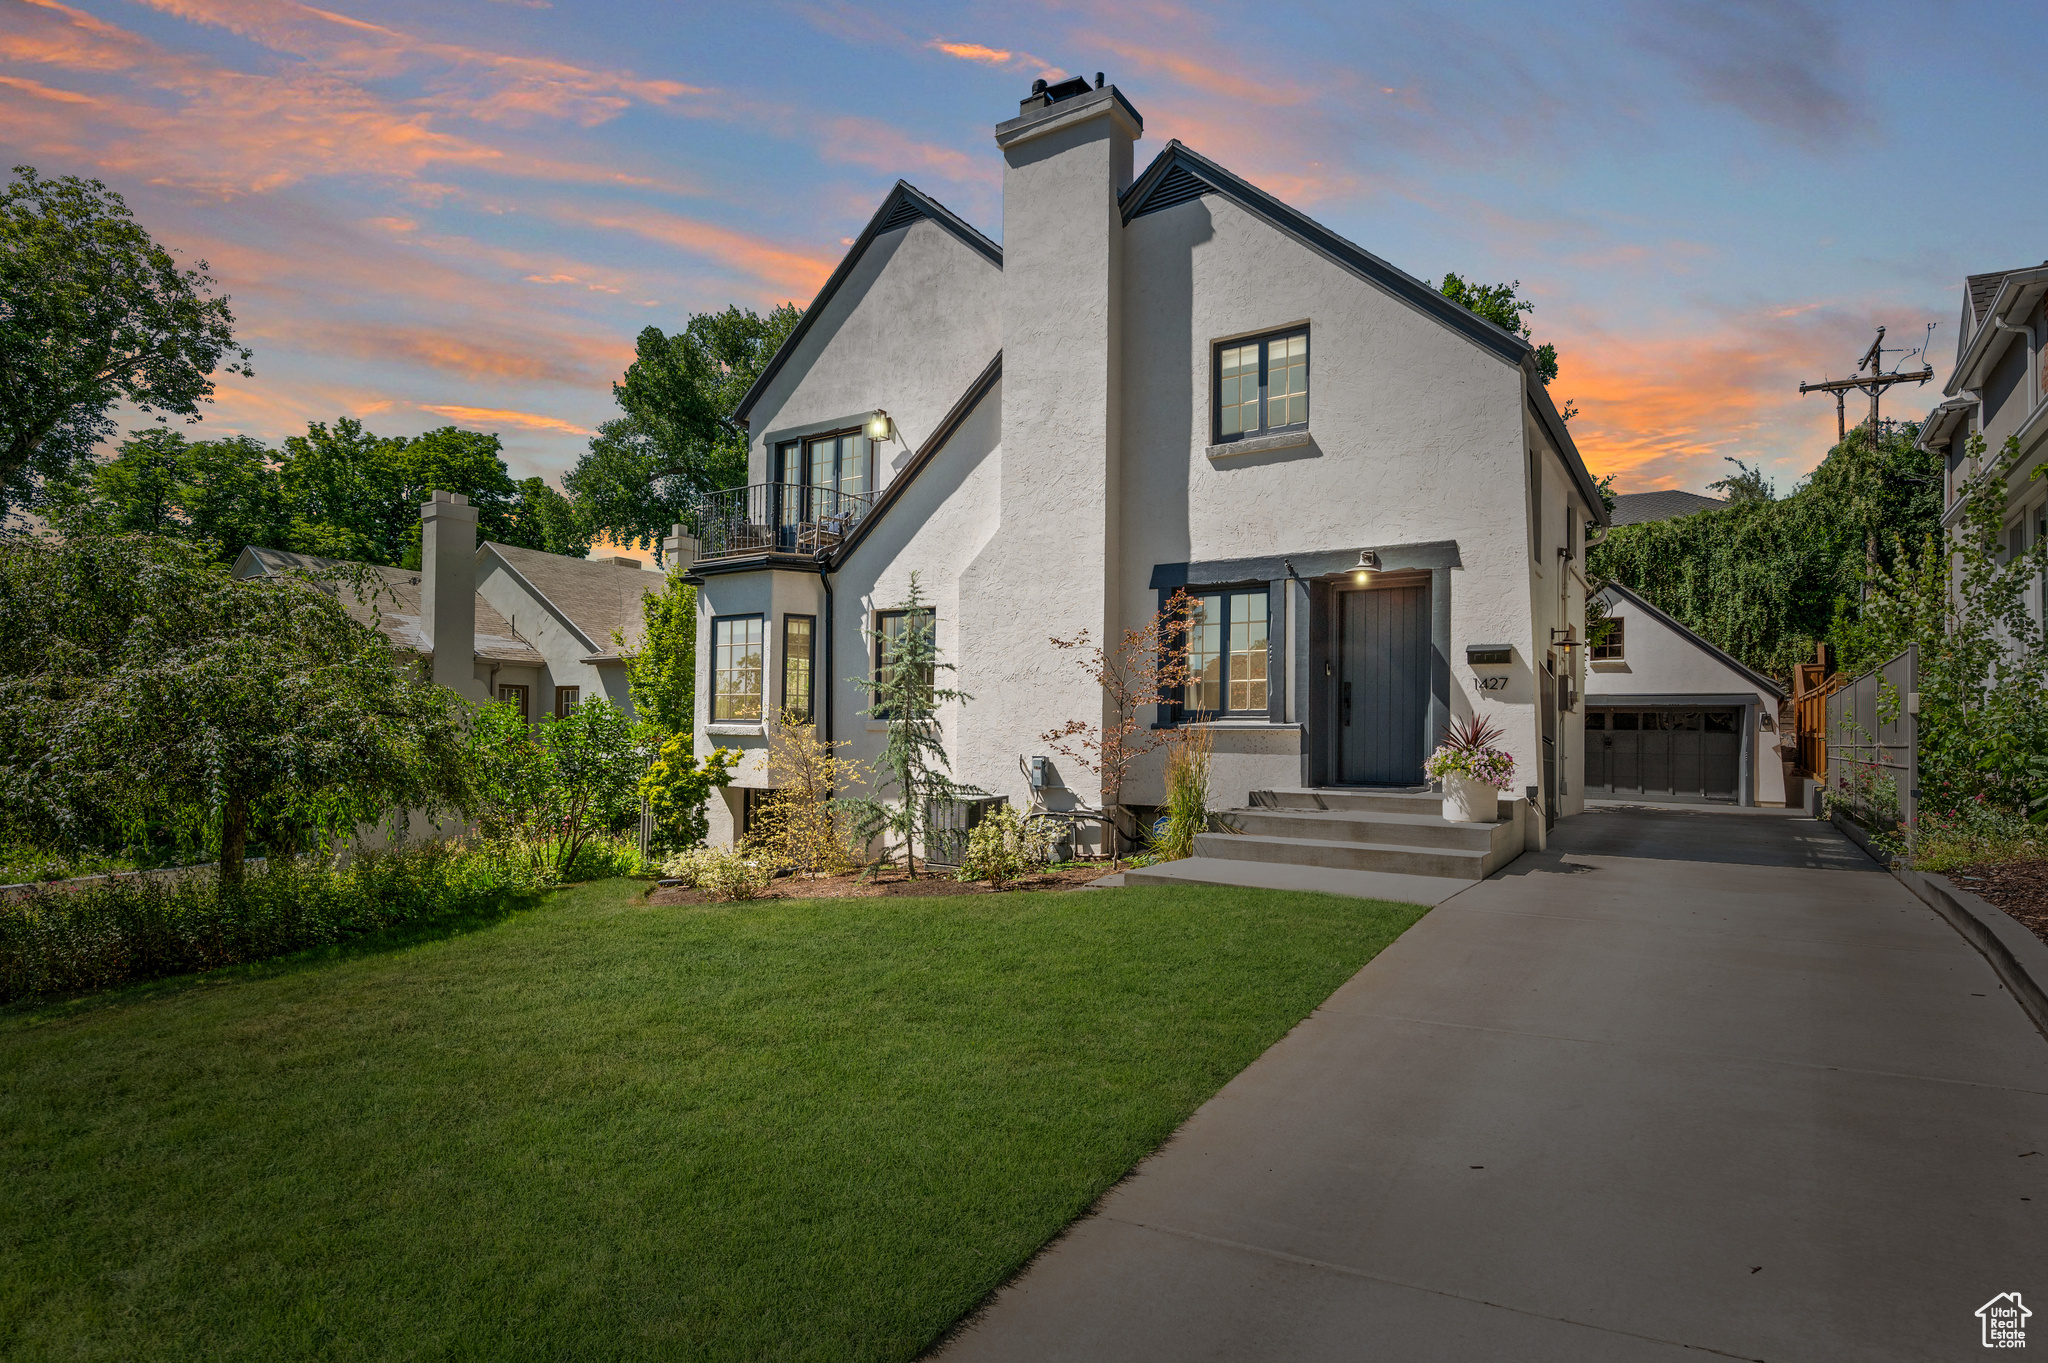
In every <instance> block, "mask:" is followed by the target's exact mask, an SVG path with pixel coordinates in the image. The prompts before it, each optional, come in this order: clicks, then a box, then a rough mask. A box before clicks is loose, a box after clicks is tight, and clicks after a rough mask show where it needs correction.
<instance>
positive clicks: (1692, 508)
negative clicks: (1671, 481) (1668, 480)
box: [1607, 488, 1728, 526]
mask: <svg viewBox="0 0 2048 1363" xmlns="http://www.w3.org/2000/svg"><path fill="white" fill-rule="evenodd" d="M1726 505H1728V503H1726V502H1724V501H1721V500H1720V499H1719V498H1717V497H1702V496H1700V494H1699V493H1697V492H1680V491H1678V490H1677V489H1675V488H1667V489H1664V490H1662V491H1659V492H1623V493H1619V494H1617V495H1616V496H1615V498H1614V509H1613V510H1612V511H1610V512H1608V513H1607V519H1608V523H1609V524H1610V525H1615V526H1623V525H1641V524H1643V522H1645V521H1675V520H1677V519H1678V518H1679V517H1680V516H1690V515H1693V514H1695V513H1697V512H1701V511H1714V510H1717V509H1718V508H1720V507H1724V506H1726Z"/></svg>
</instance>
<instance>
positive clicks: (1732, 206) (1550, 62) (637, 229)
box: [0, 0, 2048, 491]
mask: <svg viewBox="0 0 2048 1363" xmlns="http://www.w3.org/2000/svg"><path fill="white" fill-rule="evenodd" d="M2044 58H2048V22H2044V21H2043V18H2042V15H2041V11H2040V10H2039V9H2038V8H2037V7H2036V6H2032V5H2023V4H1969V5H1964V4H1945V3H1939V0H1932V2H1930V0H1920V2H1919V3H1914V4H1905V5H1887V4H1858V5H1853V6H1852V5H1841V6H1827V5H1808V4H1798V3H1783V2H1776V3H1752V4H1704V3H1682V2H1678V0H1665V2H1663V3H1637V4H1599V5H1571V4H1545V5H1529V4H1525V3H1512V4H1510V3H1500V4H1489V3H1468V4H1454V5H1438V6H1434V7H1431V6H1426V5H1411V6H1401V7H1394V6H1381V5H1372V4H1317V5H1282V4H1274V3H1265V4H1258V5H1242V4H1240V5H1232V6H1220V5H1219V6H1215V7H1194V6H1181V5H1177V4H1167V3H1158V4H1133V5H1124V6H1116V5H1108V4H1076V5H1060V4H1029V3H1007V4H1002V5H973V4H959V3H953V4H932V5H896V6H887V7H883V6H861V7H856V6H852V5H840V4H832V3H821V4H783V5H770V4H761V5H716V6H712V5H691V4H658V3H652V2H651V0H641V2H639V3H626V2H624V0H621V2H620V3H604V2H602V0H555V2H554V3H552V4H550V3H549V0H438V2H437V3H435V4H433V5H424V4H417V3H414V4H402V3H395V2H394V0H330V3H329V4H328V5H326V6H325V7H318V8H316V7H313V6H310V5H301V4H295V3H290V2H289V0H149V2H148V3H131V2H130V0H76V3H58V2H57V0H0V147H4V150H5V153H6V155H7V164H10V165H11V164H17V163H27V164H32V165H34V166H36V167H37V168H38V169H39V170H41V171H43V172H44V173H46V174H65V173H69V174H79V175H87V176H93V177H96V178H99V179H102V180H105V181H106V182H107V183H108V184H110V185H111V186H113V187H114V188H116V189H118V190H120V191H121V192H122V193H123V194H124V195H126V196H127V198H128V201H129V203H130V205H131V206H132V207H133V208H134V210H135V211H136V213H137V215H138V216H139V217H140V218H141V219H142V221H143V222H144V224H145V225H146V226H148V227H149V228H150V229H151V230H152V231H153V232H154V233H155V234H156V236H157V237H158V239H159V240H162V241H164V242H165V243H167V244H169V245H171V246H173V247H175V248H176V249H178V250H179V251H180V252H181V253H183V254H184V255H185V256H186V257H188V258H190V259H194V260H197V259H200V258H204V259H206V260H208V261H209V262H210V263H211V265H212V268H213V272H214V273H215V274H216V275H217V276H218V277H219V279H220V281H221V286H222V288H223V289H224V290H225V291H226V292H228V293H230V294H231V295H233V298H234V307H235V311H236V314H237V316H238V318H239V319H240V323H241V329H242V331H243V334H244V336H245V339H246V340H247V342H248V343H249V344H250V345H251V346H252V347H253V348H254V349H255V352H256V361H255V367H256V376H255V377H254V378H253V379H250V380H247V381H243V380H229V381H227V382H226V383H224V384H223V385H222V387H221V392H220V397H219V401H218V402H217V403H216V405H215V406H214V407H213V408H211V409H209V414H208V416H207V418H206V421H205V423H204V425H203V426H202V427H201V428H200V429H201V430H203V431H206V432H209V433H211V432H214V431H220V432H248V433H251V434H255V435H259V436H262V437H265V438H271V439H274V438H277V437H280V436H283V435H285V434H288V433H290V432H291V431H293V430H298V429H303V427H304V424H305V423H306V421H307V420H309V419H332V418H333V417H336V416H340V415H353V416H356V417H359V418H360V419H362V420H363V421H364V422H365V423H366V424H367V425H368V426H370V428H371V429H372V430H375V431H378V432H380V433H389V434H409V433H413V432H417V431H420V430H424V429H427V428H429V427H433V426H440V425H446V424H449V423H450V422H453V423H457V424H460V425H464V426H470V427H475V428H479V429H483V430H495V431H498V432H500V433H501V434H502V435H503V436H504V438H505V442H506V446H507V449H508V456H509V459H510V462H511V463H512V464H513V466H514V470H515V472H517V473H519V474H521V475H524V474H526V473H529V472H540V473H543V474H546V475H548V476H550V477H554V476H557V475H559V474H560V473H561V472H562V471H564V470H565V469H566V468H568V467H569V465H570V464H571V463H572V462H573V460H574V459H575V457H576V455H577V453H578V452H579V451H580V450H581V448H582V447H583V444H584V441H585V438H586V436H587V434H588V432H589V431H590V430H591V428H593V427H595V426H596V425H597V423H598V422H600V421H602V420H604V419H605V418H607V417H608V416H610V415H612V414H613V413H614V408H613V405H612V400H611V395H610V389H609V383H610V381H611V380H612V379H613V378H614V377H615V376H616V375H617V374H618V372H619V371H620V370H621V368H622V367H623V366H624V364H625V363H626V362H627V360H628V359H630V357H631V353H632V339H633V337H634V335H635V334H636V333H637V332H638V331H639V330H640V329H641V328H642V327H644V326H647V325H649V324H653V325H657V326H661V327H663V328H665V329H673V328H675V327H678V326H680V325H681V324H682V322H683V321H684V319H685V318H686V317H687V316H688V314H689V313H691V312H693V311H701V310H705V309H710V308H718V307H723V306H724V305H725V304H727V303H733V302H736V303H739V304H742V305H744V306H748V307H753V308H763V307H766V306H768V305H771V304H773V303H777V302H780V301H783V300H788V299H794V300H796V301H798V302H800V303H808V302H809V300H810V298H811V295H812V294H813V292H814V291H815V290H816V289H817V287H818V285H819V284H820V283H821V282H822V281H823V280H824V278H825V276H826V274H827V273H829V272H830V270H831V268H832V266H833V264H834V263H835V261H836V259H837V257H838V255H839V254H840V253H841V251H842V250H843V249H844V245H843V243H845V242H846V241H848V240H850V239H851V238H852V237H853V236H854V235H855V234H856V233H857V232H858V231H859V230H860V228H861V226H862V225H863V224H864V223H865V222H866V220H867V218H868V216H869V215H870V214H871V213H872V212H873V211H874V209H875V207H876V205H877V204H878V203H879V202H880V201H881V199H882V196H883V195H884V194H885V193H886V192H887V190H888V188H889V186H890V185H891V184H892V183H893V182H894V181H895V179H896V178H897V177H898V176H901V177H903V178H905V179H908V180H909V181H910V182H911V183H913V184H915V185H917V186H918V187H919V188H921V189H923V190H925V191H926V192H927V193H929V194H931V195H932V196H934V197H935V198H937V199H939V200H940V201H941V202H943V203H945V204H947V205H948V206H950V207H951V208H953V209H954V210H955V211H957V212H959V213H960V214H961V215H962V216H964V217H965V218H966V219H967V220H968V221H970V222H972V223H974V224H975V225H976V226H978V227H980V228H981V229H982V230H983V231H985V232H987V233H989V235H991V236H995V237H1000V229H1001V217H1000V207H999V193H1000V189H1001V161H1000V159H999V158H998V156H997V155H996V152H995V148H994V145H993V142H992V139H991V130H992V129H993V126H994V125H995V123H996V122H998V121H999V120H1001V119H1003V118H1005V117H1010V116H1014V115H1015V113H1016V111H1017V100H1018V99H1019V98H1021V97H1022V96H1023V95H1024V94H1025V93H1026V92H1027V90H1028V89H1029V86H1030V82H1031V80H1032V79H1033V78H1034V77H1035V76H1038V75H1040V74H1047V75H1054V76H1057V75H1060V74H1065V73H1068V72H1075V71H1079V72H1087V73H1093V72H1094V71H1097V70H1102V71H1105V72H1107V73H1108V76H1109V79H1110V80H1111V81H1112V82H1113V83H1115V84H1117V85H1118V86H1120V87H1121V88H1122V89H1123V91H1124V93H1125V94H1126V95H1128V96H1129V97H1130V99H1131V100H1132V102H1133V103H1135V104H1136V106H1137V107H1138V109H1139V110H1140V111H1141V112H1142V113H1143V114H1144V116H1145V120H1146V125H1145V140H1144V141H1143V142H1142V143H1140V145H1139V156H1140V165H1141V166H1142V164H1143V163H1144V161H1145V160H1147V159H1149V158H1150V157H1151V156H1152V155H1154V154H1156V153H1157V152H1158V150H1159V149H1160V148H1162V147H1164V146H1165V144H1166V142H1167V140H1168V139H1169V138H1174V137H1178V138H1179V139H1181V140H1182V141H1183V142H1185V143H1187V144H1188V145H1189V146H1191V147H1193V148H1195V149H1196V150H1198V151H1200V152H1202V153H1204V154H1206V155H1208V156H1210V157H1212V158H1214V159H1216V160H1218V161H1220V162H1222V163H1223V164H1224V165H1226V166H1229V167H1230V168H1232V169H1233V170H1235V171H1237V172H1238V173H1240V174H1241V175H1243V176H1245V177H1246V178H1247V179H1249V180H1251V181H1252V182H1254V183H1256V184H1258V185H1261V186H1263V187H1265V188H1266V189H1268V190H1271V191H1273V192H1275V193H1277V194H1279V195H1280V196H1282V197H1283V198H1286V199H1288V200H1290V201H1291V202H1293V203H1295V204H1296V205H1298V206H1300V207H1301V208H1303V209H1304V210H1305V211H1306V212H1308V213H1310V214H1311V215H1312V216H1315V217H1317V218H1318V219H1320V220H1321V221H1323V222H1324V223H1326V224H1328V225H1329V226H1331V227H1332V228H1334V229H1335V230H1337V231H1338V232H1340V233H1342V234H1344V235H1345V236H1348V237H1350V238H1351V239H1352V240H1354V241H1356V242H1358V243H1360V244H1361V245H1363V246H1365V247H1366V248H1367V249H1369V250H1371V251H1374V252H1375V253H1377V254H1379V255H1381V256H1384V257H1386V258H1387V259H1389V260H1391V261H1393V262H1394V263H1395V264H1396V265H1399V266H1401V267H1402V268H1404V269H1406V270H1408V271H1410V272H1411V273H1414V274H1417V275H1421V276H1424V277H1427V278H1431V279H1435V278H1440V277H1441V276H1442V274H1443V273H1444V272H1445V271H1446V270H1457V271H1459V272H1461V273H1464V274H1467V275H1468V276H1477V277H1478V278H1480V279H1482V280H1485V281H1489V282H1490V281H1494V280H1506V279H1519V280H1520V281H1521V284H1522V288H1523V292H1524V293H1525V295H1526V296H1528V297H1530V298H1532V299H1533V300H1534V301H1535V303H1536V305H1537V311H1536V313H1535V318H1534V325H1535V328H1536V335H1537V339H1538V340H1549V341H1553V342H1555V343H1556V344H1557V346H1558V349H1559V351H1560V353H1561V357H1562V370H1563V372H1562V374H1561V376H1560V378H1559V381H1558V383H1557V385H1556V386H1555V388H1554V389H1553V392H1555V393H1556V394H1558V395H1559V396H1561V397H1563V398H1568V399H1571V400H1574V401H1576V402H1577V403H1578V404H1579V406H1580V408H1581V409H1582V415H1581V416H1580V417H1579V418H1578V419H1577V421H1575V422H1574V423H1573V427H1572V429H1573V431H1574V433H1575V435H1576V437H1577V439H1578V441H1579V444H1580V448H1581V449H1582V450H1583V452H1584V453H1585V455H1586V458H1587V461H1588V463H1589V464H1590V465H1591V466H1592V467H1593V469H1594V470H1595V471H1596V472H1614V473H1617V474H1619V475H1620V482H1621V485H1622V488H1623V490H1625V491H1626V490H1643V489H1647V488H1652V487H1686V488H1693V489H1700V488H1702V487H1704V485H1705V484H1706V483H1707V482H1709V481H1711V480H1712V479H1714V478H1716V477H1719V476H1720V475H1721V473H1722V472H1723V471H1724V469H1725V465H1723V463H1722V456H1724V455H1737V456H1741V457H1743V458H1747V459H1750V460H1753V461H1761V462H1762V463H1763V464H1764V465H1765V466H1766V467H1767V468H1768V469H1769V470H1770V471H1771V472H1772V473H1773V474H1775V475H1776V476H1777V477H1778V478H1779V481H1780V483H1781V485H1782V486H1788V485H1789V484H1790V483H1791V481H1793V479H1794V478H1796V476H1797V475H1799V474H1801V473H1803V472H1804V471H1805V470H1807V469H1809V468H1811V467H1812V465H1813V464H1814V463H1815V462H1816V461H1817V460H1818V459H1819V457H1820V456H1821V454H1823V453H1824V452H1825V450H1826V447H1827V445H1828V444H1829V442H1830V441H1831V440H1832V438H1833V433H1834V421H1835V414H1834V410H1833V403H1832V402H1831V401H1829V400H1828V399H1826V398H1823V397H1820V396H1814V397H1807V398H1801V397H1800V396H1799V395H1798V393H1797V392H1796V391H1795V388H1796V385H1797V384H1798V382H1799V381H1800V380H1801V379H1820V378H1822V377H1830V376H1832V377H1839V376H1842V375H1843V374H1845V373H1846V372H1848V371H1849V370H1850V369H1852V368H1853V366H1854V363H1855V360H1856V358H1857V356H1858V355H1859V354H1860V353H1861V352H1862V350H1863V348H1864V347H1865V346H1866V345H1867V344H1868V343H1869V340H1870V335H1871V328H1872V327H1873V326H1874V325H1876V324H1878V323H1885V324H1887V325H1888V326H1889V327H1890V336H1891V338H1892V339H1893V340H1903V341H1905V342H1906V343H1907V344H1909V345H1910V344H1918V342H1919V340H1920V338H1921V337H1922V335H1923V329H1924V327H1925V324H1926V323H1928V322H1937V323H1938V324H1939V325H1938V326H1937V327H1936V329H1935V333H1934V337H1935V339H1934V343H1933V356H1934V363H1935V368H1936V371H1937V375H1938V377H1937V381H1936V383H1935V384H1933V385H1929V386H1928V387H1926V388H1907V389H1900V390H1895V392H1897V393H1898V394H1899V395H1900V400H1899V401H1897V402H1896V403H1895V404H1894V405H1893V406H1892V407H1891V409H1890V412H1891V414H1893V415H1900V416H1919V415H1921V414H1923V413H1924V412H1925V411H1926V409H1927V408H1928V407H1929V406H1931V405H1932V404H1933V402H1934V401H1935V400H1936V397H1937V392H1936V389H1937V387H1938V385H1939V382H1940V379H1941V378H1945V377H1946V375H1947V369H1948V357H1950V356H1952V354H1953V352H1954V345H1955V330H1954V329H1955V319H1956V311H1957V307H1958V298H1959V292H1958V291H1959V286H1960V281H1961V277H1962V275H1963V274H1965V273H1967V272H1971V271H1978V270H1988V269H1995V268H2010V267H2013V266H2018V265H2023V264H2032V263H2035V262H2038V261H2041V260H2043V259H2044V258H2048V186H2044V182H2043V177H2042V176H2041V175H2040V174H2039V172H2038V166H2039V162H2040V151H2039V145H2040V142H2041V139H2042V133H2043V130H2044V129H2048V75H2044V72H2048V61H2044Z"/></svg>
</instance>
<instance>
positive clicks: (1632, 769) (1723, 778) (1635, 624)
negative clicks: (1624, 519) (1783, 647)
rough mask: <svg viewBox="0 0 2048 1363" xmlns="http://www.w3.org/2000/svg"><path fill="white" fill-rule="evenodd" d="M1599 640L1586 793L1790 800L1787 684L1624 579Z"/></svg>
mask: <svg viewBox="0 0 2048 1363" xmlns="http://www.w3.org/2000/svg"><path fill="white" fill-rule="evenodd" d="M1598 599H1599V600H1600V601H1602V602H1603V603H1604V604H1605V605H1606V607H1607V615H1608V619H1609V620H1611V621H1612V622H1613V624H1612V626H1611V627H1610V629H1609V630H1608V631H1607V633H1606V635H1605V637H1604V638H1602V639H1600V640H1598V641H1597V642H1596V643H1594V645H1593V646H1592V649H1591V650H1590V654H1591V656H1590V660H1589V662H1588V668H1589V671H1590V675H1589V676H1588V677H1587V678H1586V753H1585V762H1584V765H1583V767H1582V770H1583V771H1584V773H1585V777H1584V780H1585V789H1586V795H1587V797H1588V798H1590V799H1595V800H1602V799H1626V800H1636V799H1642V800H1657V801H1664V800H1669V801H1679V802H1691V803H1701V802H1706V803H1718V804H1735V805H1783V804H1784V803H1785V762H1786V758H1787V756H1788V754H1789V749H1788V748H1787V747H1786V746H1785V745H1786V743H1787V742H1788V741H1789V740H1787V739H1786V738H1785V734H1784V725H1783V715H1782V714H1781V711H1782V710H1783V707H1784V704H1785V688H1784V687H1782V686H1780V685H1779V684H1778V683H1777V682H1775V681H1773V680H1771V679H1770V678H1769V677H1767V676H1765V675H1764V674H1763V673H1761V672H1755V671H1752V670H1751V669H1749V668H1747V667H1744V666H1743V665H1742V664H1741V663H1739V662H1737V661H1736V660H1735V659H1734V658H1733V657H1731V656H1729V655H1728V654H1726V653H1723V652H1722V651H1721V650H1720V649H1718V648H1716V647H1714V645H1712V644H1710V643H1708V642H1707V641H1706V640H1705V639H1702V638H1701V637H1700V636H1699V635H1697V634H1695V633H1693V632H1692V631H1691V630H1689V629H1687V628H1686V627H1685V626H1684V625H1681V624H1680V623H1678V621H1676V620H1674V619H1672V618H1671V617H1670V616H1668V615H1666V614H1665V613H1664V612H1663V611H1660V610H1658V609H1657V608H1656V607H1655V606H1653V605H1651V604H1650V603H1649V602H1647V601H1645V600H1643V598H1642V597H1640V596H1637V595H1636V594H1635V593H1634V592H1632V591H1630V590H1629V589H1628V588H1626V587H1624V586H1622V585H1620V584H1619V583H1609V584H1608V585H1607V586H1606V587H1604V588H1602V589H1601V590H1600V592H1599V594H1598Z"/></svg>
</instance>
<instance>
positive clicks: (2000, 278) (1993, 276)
mask: <svg viewBox="0 0 2048 1363" xmlns="http://www.w3.org/2000/svg"><path fill="white" fill-rule="evenodd" d="M2027 268H2029V267H2028V266H2025V265H2015V266H2013V267H2012V269H2010V270H1993V271H1991V272H1990V273H1989V274H1973V275H1970V276H1968V277H1967V278H1965V279H1964V280H1963V287H1964V288H1966V289H1968V290H1969V291H1970V321H1971V322H1972V323H1973V324H1975V323H1979V322H1982V321H1983V320H1984V314H1985V312H1986V311H1988V310H1989V309H1990V307H1991V300H1992V299H1994V298H1996V297H1998V286H1999V285H2000V284H2001V283H2003V282H2004V280H2005V277H2006V276H2007V275H2009V274H2014V273H2017V272H2018V271H2020V270H2024V269H2027Z"/></svg>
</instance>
